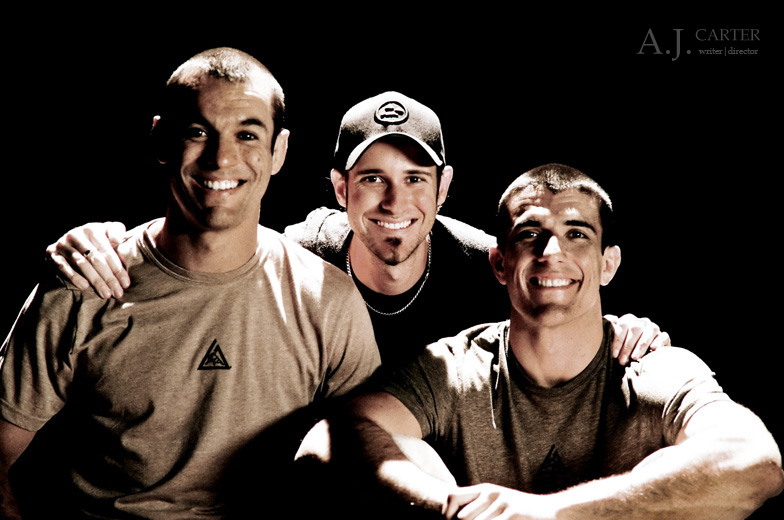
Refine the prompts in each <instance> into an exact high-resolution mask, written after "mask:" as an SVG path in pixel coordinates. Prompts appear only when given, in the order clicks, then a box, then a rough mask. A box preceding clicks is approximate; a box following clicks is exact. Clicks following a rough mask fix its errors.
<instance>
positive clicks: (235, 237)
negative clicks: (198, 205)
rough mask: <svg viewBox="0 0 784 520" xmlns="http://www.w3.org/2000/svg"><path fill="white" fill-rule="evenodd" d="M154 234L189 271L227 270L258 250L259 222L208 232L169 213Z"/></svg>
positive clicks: (169, 255) (165, 250) (159, 244)
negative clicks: (181, 221) (183, 222)
mask: <svg viewBox="0 0 784 520" xmlns="http://www.w3.org/2000/svg"><path fill="white" fill-rule="evenodd" d="M151 236H152V239H153V241H154V243H155V245H156V246H157V247H158V249H159V250H160V251H161V252H162V253H163V254H164V255H165V256H166V257H167V258H169V260H171V261H172V262H174V263H175V264H177V265H179V266H180V267H182V268H184V269H187V270H189V271H194V272H201V273H226V272H229V271H233V270H234V269H238V268H239V267H242V266H243V265H245V263H246V262H247V261H248V260H250V259H251V258H252V257H253V255H254V254H255V253H256V248H257V246H258V239H257V236H258V235H257V225H255V224H254V225H253V226H250V225H245V226H241V227H238V228H232V229H226V230H220V231H204V230H198V229H194V228H193V227H192V226H188V225H182V223H180V222H178V220H177V219H174V218H170V217H169V216H167V217H166V218H165V219H164V220H163V222H162V223H161V224H159V225H158V226H157V229H155V228H154V229H151Z"/></svg>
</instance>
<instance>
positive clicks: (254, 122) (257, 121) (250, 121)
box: [240, 117, 267, 128]
mask: <svg viewBox="0 0 784 520" xmlns="http://www.w3.org/2000/svg"><path fill="white" fill-rule="evenodd" d="M240 126H261V127H264V128H266V127H267V125H265V124H264V123H263V122H262V121H261V119H256V118H255V117H251V118H248V119H243V120H242V121H240Z"/></svg>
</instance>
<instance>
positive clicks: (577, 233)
mask: <svg viewBox="0 0 784 520" xmlns="http://www.w3.org/2000/svg"><path fill="white" fill-rule="evenodd" d="M567 236H568V237H569V238H575V239H584V238H585V239H587V238H589V236H588V235H587V234H586V233H585V232H583V231H582V230H579V229H573V230H571V231H569V233H567Z"/></svg>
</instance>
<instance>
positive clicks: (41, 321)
mask: <svg viewBox="0 0 784 520" xmlns="http://www.w3.org/2000/svg"><path fill="white" fill-rule="evenodd" d="M78 298H79V297H78V295H77V294H76V293H74V292H72V291H70V290H68V289H66V288H63V287H56V288H50V287H47V286H44V285H39V286H37V287H36V288H35V289H34V290H33V292H32V294H31V295H30V297H29V298H28V300H27V301H26V302H25V305H24V307H23V308H22V311H21V312H20V314H19V317H18V318H17V320H16V323H15V324H14V326H13V328H12V330H11V332H10V333H9V335H8V338H7V339H6V341H5V343H4V344H3V348H2V352H3V355H2V359H0V416H2V417H3V418H4V419H5V420H7V421H8V422H11V423H13V424H15V425H17V426H19V427H20V428H24V429H25V430H28V431H38V430H39V429H40V428H41V427H43V425H44V424H45V423H46V422H47V421H48V420H49V419H50V418H51V417H53V416H54V415H55V414H56V413H57V412H58V411H60V409H61V408H62V407H63V406H64V405H65V401H66V395H67V391H68V388H69V386H70V383H71V381H72V379H73V373H74V366H73V362H72V359H71V357H70V355H71V353H72V349H73V338H74V335H75V330H76V325H75V319H74V318H73V316H74V314H75V313H74V312H73V309H74V307H75V305H76V303H77V301H78Z"/></svg>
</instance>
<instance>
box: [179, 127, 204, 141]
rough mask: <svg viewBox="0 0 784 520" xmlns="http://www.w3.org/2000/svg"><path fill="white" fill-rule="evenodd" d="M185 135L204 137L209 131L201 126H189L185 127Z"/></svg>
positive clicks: (188, 136) (187, 137)
mask: <svg viewBox="0 0 784 520" xmlns="http://www.w3.org/2000/svg"><path fill="white" fill-rule="evenodd" d="M183 137H184V138H185V139H204V138H206V137H207V131H206V130H205V129H204V128H202V127H200V126H189V127H187V128H186V129H185V131H184V135H183Z"/></svg>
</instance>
